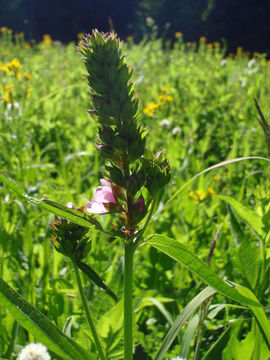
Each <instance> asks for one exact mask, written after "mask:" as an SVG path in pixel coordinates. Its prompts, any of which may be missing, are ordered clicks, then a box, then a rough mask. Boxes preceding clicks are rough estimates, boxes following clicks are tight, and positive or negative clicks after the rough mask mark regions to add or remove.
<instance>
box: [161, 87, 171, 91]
mask: <svg viewBox="0 0 270 360" xmlns="http://www.w3.org/2000/svg"><path fill="white" fill-rule="evenodd" d="M169 90H170V89H169V88H168V86H163V88H162V91H163V92H169Z"/></svg>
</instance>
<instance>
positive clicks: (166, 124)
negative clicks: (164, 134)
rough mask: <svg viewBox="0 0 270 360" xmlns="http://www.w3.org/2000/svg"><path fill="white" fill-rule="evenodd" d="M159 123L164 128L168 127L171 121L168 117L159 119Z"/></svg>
mask: <svg viewBox="0 0 270 360" xmlns="http://www.w3.org/2000/svg"><path fill="white" fill-rule="evenodd" d="M159 124H160V126H162V127H164V128H168V127H169V126H170V125H171V123H170V121H169V120H168V119H163V120H161V121H160V123H159Z"/></svg>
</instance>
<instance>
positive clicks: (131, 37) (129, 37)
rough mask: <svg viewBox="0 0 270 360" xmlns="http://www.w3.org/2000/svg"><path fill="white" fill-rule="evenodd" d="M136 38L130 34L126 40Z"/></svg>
mask: <svg viewBox="0 0 270 360" xmlns="http://www.w3.org/2000/svg"><path fill="white" fill-rule="evenodd" d="M133 39H134V37H133V36H132V35H129V36H127V37H126V41H132V40H133Z"/></svg>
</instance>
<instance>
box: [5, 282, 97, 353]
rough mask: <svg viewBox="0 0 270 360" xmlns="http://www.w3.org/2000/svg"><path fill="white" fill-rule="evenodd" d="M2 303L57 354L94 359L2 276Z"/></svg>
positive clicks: (19, 321)
mask: <svg viewBox="0 0 270 360" xmlns="http://www.w3.org/2000/svg"><path fill="white" fill-rule="evenodd" d="M0 303H1V304H2V305H5V306H6V307H7V308H8V310H9V311H10V313H11V314H12V315H13V316H14V318H15V319H16V320H17V321H18V323H19V324H20V325H21V326H22V327H24V328H25V329H26V330H28V331H29V332H30V333H31V334H32V335H34V337H35V338H37V339H38V341H40V342H42V343H43V344H44V345H45V346H47V348H48V349H49V350H51V351H53V352H54V353H55V354H57V355H59V356H61V357H62V358H64V359H67V360H74V359H76V360H92V359H93V357H92V356H91V354H90V353H88V352H87V351H86V350H84V349H83V348H81V347H80V346H79V345H78V344H76V343H75V342H74V341H73V340H71V339H70V338H69V337H67V336H66V335H64V334H63V333H62V332H61V331H60V330H59V329H58V328H57V327H56V326H55V325H54V324H53V323H52V322H50V321H49V320H48V319H47V318H46V317H45V316H44V315H43V314H42V313H41V312H40V311H39V310H37V309H36V308H34V307H33V306H32V305H31V304H29V303H28V302H27V301H26V300H25V299H24V298H23V297H22V296H21V295H20V294H18V293H17V292H16V291H15V290H13V289H12V288H11V287H10V286H9V285H8V284H7V283H6V282H5V281H4V280H3V279H2V278H0Z"/></svg>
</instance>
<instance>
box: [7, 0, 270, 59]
mask: <svg viewBox="0 0 270 360" xmlns="http://www.w3.org/2000/svg"><path fill="white" fill-rule="evenodd" d="M147 16H151V17H153V18H154V20H155V22H156V24H157V26H158V29H159V35H160V36H161V35H162V34H163V35H164V31H165V29H166V37H167V38H171V39H173V37H174V33H175V32H176V31H181V32H183V34H184V38H185V40H186V41H197V40H198V39H199V37H200V36H201V35H203V36H206V37H207V38H208V39H209V41H220V40H221V39H224V40H225V41H226V42H227V44H228V47H229V49H230V50H234V49H235V48H236V47H237V46H239V45H241V46H243V47H244V49H246V50H250V51H260V52H267V53H268V54H270V42H269V35H270V1H269V0H256V1H255V0H113V1H112V0H44V1H42V0H0V26H7V27H10V28H12V29H14V30H15V31H16V32H21V31H23V32H24V33H25V34H26V37H27V38H28V39H29V38H35V39H36V40H40V39H41V38H42V35H43V34H45V33H48V34H50V35H51V36H52V37H53V38H54V39H57V40H61V41H64V42H68V41H71V40H76V39H77V34H78V33H79V32H89V31H90V30H91V29H93V28H98V29H100V30H103V31H109V30H111V29H115V31H116V32H117V33H118V34H119V35H120V37H122V38H125V37H126V36H128V35H133V36H134V37H135V39H136V40H139V39H141V38H142V36H143V35H144V34H145V33H146V32H147V26H146V23H145V18H146V17H147Z"/></svg>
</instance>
